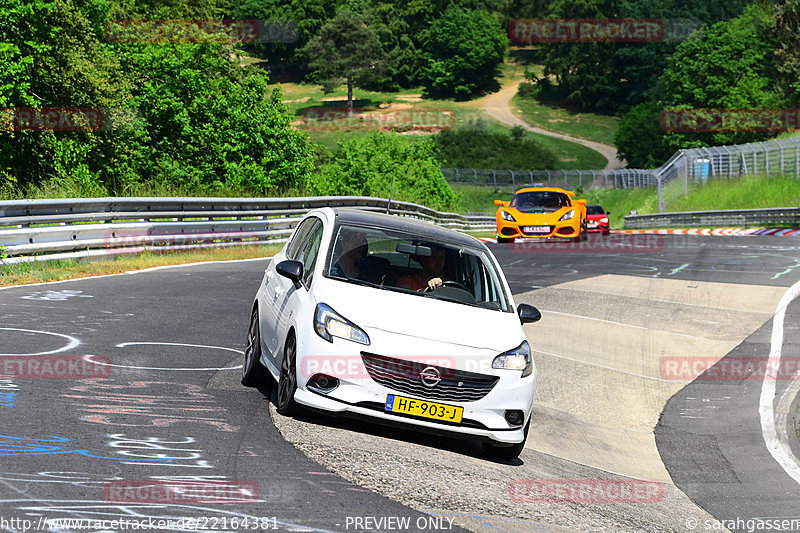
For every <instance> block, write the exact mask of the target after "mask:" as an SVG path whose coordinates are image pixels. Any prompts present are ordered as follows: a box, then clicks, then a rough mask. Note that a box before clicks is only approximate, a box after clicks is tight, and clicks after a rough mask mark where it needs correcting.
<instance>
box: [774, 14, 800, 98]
mask: <svg viewBox="0 0 800 533" xmlns="http://www.w3.org/2000/svg"><path fill="white" fill-rule="evenodd" d="M772 20H773V23H774V26H775V38H776V40H777V43H776V49H775V59H776V61H775V62H776V65H777V70H778V75H779V82H780V85H781V88H782V90H783V92H784V94H786V95H787V96H788V97H789V98H790V99H791V101H792V104H793V105H800V0H779V1H777V2H776V3H775V9H774V11H773V16H772Z"/></svg>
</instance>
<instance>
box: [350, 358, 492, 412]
mask: <svg viewBox="0 0 800 533" xmlns="http://www.w3.org/2000/svg"><path fill="white" fill-rule="evenodd" d="M361 359H362V361H363V362H364V366H365V367H366V369H367V372H368V373H369V375H370V377H371V378H372V379H373V380H374V381H375V382H377V383H380V384H381V385H383V386H384V387H386V388H389V389H392V390H394V391H397V392H402V393H405V394H410V395H412V396H417V397H420V398H425V399H428V400H441V401H447V402H474V401H477V400H480V399H481V398H483V397H484V396H486V395H487V394H489V391H491V390H492V389H493V388H494V386H495V385H496V384H497V381H498V380H499V379H500V378H499V377H497V376H488V375H485V374H478V373H475V372H467V371H466V370H456V369H454V368H448V367H441V366H435V365H427V364H424V363H420V362H416V361H407V360H405V359H395V358H393V357H386V356H383V355H375V354H370V353H367V352H361ZM428 367H433V368H435V369H436V370H438V371H439V374H440V376H441V381H440V382H439V383H437V384H436V385H434V386H433V387H428V386H426V385H424V384H423V383H422V379H421V378H420V373H421V372H422V371H423V370H425V369H426V368H428Z"/></svg>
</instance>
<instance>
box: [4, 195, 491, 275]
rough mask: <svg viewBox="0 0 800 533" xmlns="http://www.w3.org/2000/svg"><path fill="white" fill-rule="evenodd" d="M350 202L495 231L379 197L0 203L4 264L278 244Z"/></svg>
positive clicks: (486, 223)
mask: <svg viewBox="0 0 800 533" xmlns="http://www.w3.org/2000/svg"><path fill="white" fill-rule="evenodd" d="M325 206H330V207H337V206H349V207H359V208H362V209H367V210H372V211H381V212H385V211H386V210H387V208H388V207H391V212H392V214H395V215H401V216H410V217H414V218H420V219H423V220H427V221H429V222H432V223H435V224H438V225H440V226H445V227H449V228H453V229H458V230H471V231H481V230H494V229H495V219H494V216H489V215H469V216H465V215H460V214H458V213H442V212H439V211H436V210H434V209H430V208H428V207H425V206H422V205H418V204H414V203H410V202H401V201H395V200H392V201H391V205H390V203H389V201H388V200H386V199H384V198H372V197H345V196H322V197H308V198H96V199H81V198H68V199H56V200H19V201H3V202H0V246H2V247H3V249H5V253H6V254H7V255H9V257H8V258H6V259H4V260H3V261H2V262H3V263H19V262H27V261H36V260H51V259H64V258H79V257H97V256H104V255H116V254H126V253H137V252H141V251H143V250H145V249H150V250H175V249H189V248H204V247H214V246H235V245H245V244H266V243H273V242H282V241H284V240H285V239H286V238H288V236H289V234H291V232H292V230H293V228H294V226H295V224H296V223H297V221H298V220H299V217H300V216H302V215H304V214H305V213H307V212H308V211H310V210H311V209H315V208H318V207H325Z"/></svg>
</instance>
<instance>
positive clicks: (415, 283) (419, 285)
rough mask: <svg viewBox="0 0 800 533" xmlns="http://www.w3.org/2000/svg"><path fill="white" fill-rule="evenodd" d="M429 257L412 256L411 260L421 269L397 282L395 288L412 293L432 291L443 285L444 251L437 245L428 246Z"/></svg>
mask: <svg viewBox="0 0 800 533" xmlns="http://www.w3.org/2000/svg"><path fill="white" fill-rule="evenodd" d="M428 247H429V248H430V251H431V253H430V255H412V256H411V258H412V259H414V260H415V261H416V262H417V263H419V264H420V265H421V266H422V268H421V269H420V270H417V271H416V272H413V273H411V274H407V275H405V276H403V277H401V278H400V279H398V280H397V286H398V287H400V288H403V289H411V290H413V291H423V290H433V289H437V288H439V287H441V286H442V284H443V283H444V279H447V278H446V277H445V278H444V279H443V277H444V267H445V261H446V255H445V249H444V248H443V247H442V246H440V245H437V244H433V243H431V244H429V245H428Z"/></svg>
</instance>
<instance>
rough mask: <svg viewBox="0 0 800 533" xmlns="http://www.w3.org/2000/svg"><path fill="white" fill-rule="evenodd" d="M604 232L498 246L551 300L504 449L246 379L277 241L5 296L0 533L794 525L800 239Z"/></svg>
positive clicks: (544, 301)
mask: <svg viewBox="0 0 800 533" xmlns="http://www.w3.org/2000/svg"><path fill="white" fill-rule="evenodd" d="M634 237H635V238H636V239H634ZM599 239H605V245H602V243H600V242H599V241H598V240H599ZM588 244H589V245H588V246H585V247H583V248H576V249H571V250H565V249H562V248H558V247H552V248H547V247H539V248H534V247H529V246H525V245H524V243H523V244H519V245H508V244H502V245H500V244H490V245H489V246H490V248H491V250H492V251H493V253H494V254H495V255H496V256H497V258H498V260H499V262H500V264H501V266H502V267H503V270H504V272H505V274H506V276H507V277H508V280H509V284H510V286H511V289H512V292H513V293H514V298H515V300H516V303H518V304H519V303H522V302H525V303H529V304H532V305H535V306H536V307H538V308H539V309H540V310H541V311H542V319H541V321H539V322H538V323H535V324H528V325H526V326H525V331H526V334H527V337H528V340H529V341H530V344H531V347H532V349H533V350H534V359H535V362H536V365H537V372H538V381H537V393H536V400H535V407H534V412H533V419H532V425H531V431H530V434H529V436H528V440H527V445H526V448H525V450H524V451H523V452H522V454H521V455H520V457H519V459H517V460H514V461H512V462H502V461H493V460H490V459H487V458H486V457H484V456H483V454H482V451H481V447H480V444H478V443H473V442H466V441H460V440H457V439H448V438H442V437H435V436H430V435H426V434H422V433H416V432H414V431H410V430H401V429H395V428H387V427H384V426H380V425H375V424H371V423H367V422H363V421H357V420H353V419H347V418H334V417H328V416H323V415H320V414H314V413H303V414H302V415H300V416H298V417H296V418H293V419H289V418H284V417H281V416H280V415H278V414H277V413H276V412H275V411H274V409H273V408H272V406H271V401H270V397H271V394H272V388H271V387H269V386H265V387H262V388H260V389H252V388H246V387H244V386H242V385H241V384H240V382H239V380H240V377H241V373H240V365H241V363H242V361H241V359H242V355H241V354H242V351H243V349H244V343H245V338H246V334H247V328H248V323H249V314H250V309H251V304H252V298H253V296H254V294H255V292H256V289H257V288H258V285H259V283H260V282H261V279H262V276H263V272H264V269H265V268H266V265H267V264H268V261H269V258H264V259H257V260H248V261H233V262H222V263H205V264H195V265H187V266H181V267H168V268H158V269H152V270H148V271H139V272H135V273H130V274H123V275H115V276H106V277H99V278H90V279H82V280H72V281H64V282H57V283H48V284H42V285H29V286H21V287H10V288H5V289H3V290H0V317H1V318H0V365H2V366H0V369H3V370H0V372H2V376H0V420H2V425H0V427H1V428H2V429H1V430H0V433H2V435H0V464H2V468H1V469H0V530H2V531H15V532H23V531H34V530H38V531H48V530H49V531H87V530H92V531H127V530H134V529H140V530H141V529H145V528H148V529H149V530H151V531H155V530H157V531H212V530H213V531H270V530H280V531H407V530H411V531H463V530H469V531H476V532H489V531H514V532H533V531H537V532H538V531H559V532H560V531H726V530H730V531H762V530H765V531H766V530H771V531H780V530H784V531H795V530H798V529H800V511H798V505H797V503H798V502H800V463H798V459H797V457H799V456H800V450H798V441H797V422H796V418H797V416H796V415H797V412H798V387H799V386H800V381H799V380H798V376H797V372H798V369H800V365H798V361H800V349H799V348H798V347H799V346H800V328H799V327H798V323H799V321H798V316H799V315H800V302H799V301H798V300H797V299H795V296H796V295H797V294H798V292H800V288H798V287H800V241H798V240H797V239H795V238H790V237H766V236H764V237H762V236H741V237H738V236H724V237H723V236H719V237H718V236H712V235H647V236H644V235H639V236H632V235H624V234H612V235H611V236H609V237H601V236H595V235H592V236H590V240H589V243H588ZM487 334H491V332H487ZM48 365H50V366H48ZM165 486H166V487H171V488H172V489H173V490H161V491H157V490H154V489H153V487H162V489H163V487H165ZM176 487H182V489H181V490H178V489H176ZM45 519H48V520H49V521H48V520H45ZM55 519H59V520H61V519H63V520H64V521H61V522H57V521H54V520H55ZM115 520H117V521H120V520H121V521H122V522H113V521H115ZM69 521H72V522H69ZM125 521H127V522H125ZM767 521H769V522H767ZM87 526H88V527H90V528H91V529H87ZM91 526H98V527H91ZM134 526H138V527H134ZM783 526H787V527H785V528H784V527H783ZM37 528H38V529H37ZM48 528H49V529H48Z"/></svg>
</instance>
